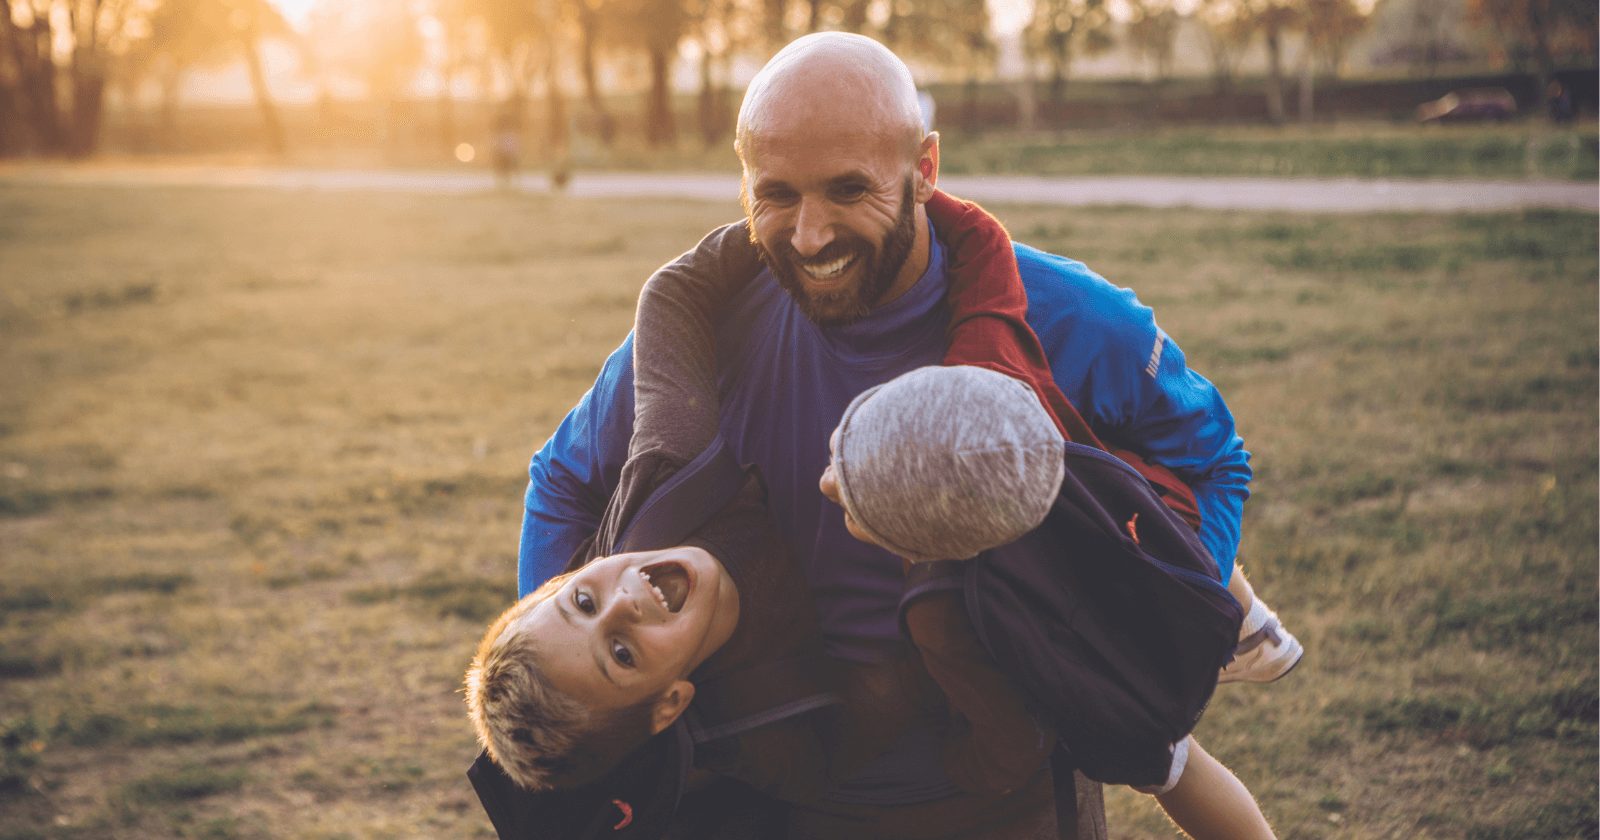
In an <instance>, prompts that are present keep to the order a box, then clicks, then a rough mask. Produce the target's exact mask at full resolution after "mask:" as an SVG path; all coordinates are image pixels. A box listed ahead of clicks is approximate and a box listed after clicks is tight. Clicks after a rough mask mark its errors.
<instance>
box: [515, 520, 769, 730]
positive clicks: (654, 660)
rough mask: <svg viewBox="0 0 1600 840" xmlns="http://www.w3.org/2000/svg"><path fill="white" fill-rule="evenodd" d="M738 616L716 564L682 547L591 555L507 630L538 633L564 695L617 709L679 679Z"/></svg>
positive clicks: (543, 658) (733, 594) (734, 597)
mask: <svg viewBox="0 0 1600 840" xmlns="http://www.w3.org/2000/svg"><path fill="white" fill-rule="evenodd" d="M730 598H731V601H732V603H731V605H730V603H729V601H730ZM737 616H738V593H737V590H736V589H735V588H734V587H733V585H732V583H731V582H730V581H729V579H728V577H727V573H726V572H725V571H724V570H723V568H722V565H721V564H720V563H718V562H717V561H716V559H715V558H713V557H712V556H711V555H710V554H708V553H706V552H705V551H704V550H702V549H699V548H694V547H688V546H685V547H679V548H673V549H667V550H665V551H649V552H641V553H638V554H617V555H613V556H611V557H606V558H603V559H600V560H596V561H594V562H592V563H590V564H588V565H587V566H584V567H583V568H582V569H580V570H579V571H578V572H577V573H576V574H574V575H573V576H572V577H571V578H570V579H569V580H568V581H567V582H566V584H565V585H564V586H562V587H561V589H559V590H557V591H556V592H555V594H553V595H551V596H550V597H549V598H547V599H545V600H544V601H543V602H542V603H540V604H539V605H538V606H536V607H534V608H533V609H532V610H530V611H529V612H528V613H527V615H525V616H523V617H522V618H520V619H518V620H516V621H514V622H513V623H512V624H511V626H509V627H507V628H506V631H505V632H507V633H513V632H516V633H522V632H526V633H532V634H533V635H534V637H535V638H537V639H538V640H539V649H540V662H541V665H542V666H543V668H544V670H545V672H546V673H547V674H548V676H549V677H550V679H551V681H552V682H553V683H555V684H556V685H557V686H558V687H559V688H560V689H561V690H562V691H563V692H565V693H566V694H568V695H570V696H571V697H573V698H574V699H576V700H578V701H579V702H582V703H584V704H585V705H587V706H589V707H590V708H593V709H602V708H608V709H619V708H625V707H627V706H632V705H635V704H637V703H641V702H643V701H645V700H649V699H653V698H655V697H658V696H660V695H661V693H662V692H664V691H666V690H667V689H668V688H670V687H671V686H672V685H673V684H674V683H675V682H676V681H678V680H683V679H686V678H687V677H688V676H689V673H690V672H691V671H693V670H694V668H695V667H696V666H697V665H698V664H699V663H700V662H701V661H702V660H703V659H704V658H705V657H706V656H709V655H710V654H711V653H712V652H713V651H714V650H715V647H717V646H719V645H720V644H721V642H722V641H723V640H725V639H726V632H722V631H726V630H728V629H730V628H729V627H725V626H724V625H726V624H728V622H729V621H730V620H731V621H732V622H735V623H736V622H737ZM708 647H709V648H710V650H708V649H707V648H708Z"/></svg>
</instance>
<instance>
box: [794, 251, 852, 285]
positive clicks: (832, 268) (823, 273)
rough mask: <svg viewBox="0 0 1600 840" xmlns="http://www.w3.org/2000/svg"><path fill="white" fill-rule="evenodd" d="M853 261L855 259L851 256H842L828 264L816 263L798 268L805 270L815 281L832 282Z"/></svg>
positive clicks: (805, 264) (803, 264)
mask: <svg viewBox="0 0 1600 840" xmlns="http://www.w3.org/2000/svg"><path fill="white" fill-rule="evenodd" d="M854 261H855V258H854V257H852V256H843V257H840V258H838V259H836V260H832V261H830V262H825V263H817V264H814V265H813V264H807V263H801V265H800V267H801V268H803V269H805V271H806V273H807V274H809V275H811V276H812V277H813V278H815V279H817V280H832V279H833V278H834V277H837V276H838V275H839V273H840V272H842V271H844V270H845V268H846V267H848V266H849V265H850V263H852V262H854Z"/></svg>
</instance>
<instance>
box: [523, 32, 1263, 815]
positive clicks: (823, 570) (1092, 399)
mask: <svg viewBox="0 0 1600 840" xmlns="http://www.w3.org/2000/svg"><path fill="white" fill-rule="evenodd" d="M736 143H737V149H738V152H739V156H740V160H741V161H742V163H743V167H744V188H743V191H742V196H741V198H742V203H743V206H744V208H745V213H746V217H747V219H746V221H747V223H748V227H749V235H750V239H751V241H752V242H753V243H754V244H755V245H756V246H757V249H758V250H759V251H760V253H761V256H762V260H763V261H764V263H765V268H764V269H763V270H762V271H761V273H760V274H759V275H758V276H757V277H756V278H755V279H754V280H753V281H752V282H750V283H748V284H746V285H745V286H744V287H743V289H742V290H741V291H740V292H739V293H738V294H736V295H735V296H734V297H733V298H732V299H731V300H729V301H727V303H726V307H725V313H726V317H724V318H722V320H721V321H720V323H719V324H718V328H717V336H716V349H715V355H716V367H717V371H718V378H719V382H718V384H719V389H718V390H719V392H720V396H721V404H720V406H716V407H708V406H700V405H681V406H675V408H676V409H680V410H682V411H684V412H693V411H696V410H700V411H707V412H709V411H717V412H718V422H717V425H718V427H719V428H720V430H721V432H722V436H723V438H724V440H726V441H727V443H728V444H729V446H730V447H731V448H732V449H733V452H734V453H735V455H736V456H737V458H738V459H739V460H740V461H741V462H744V463H750V464H755V465H757V466H758V467H759V468H760V470H761V472H762V475H763V477H764V478H765V483H766V487H767V501H768V504H769V507H770V510H771V512H772V515H773V518H774V520H775V521H776V524H777V528H778V532H779V535H780V537H781V539H782V540H783V541H784V542H785V543H786V544H787V545H788V546H789V547H790V548H791V550H792V551H793V552H794V553H795V554H796V555H797V557H798V559H799V562H800V563H801V564H802V565H803V567H804V570H805V576H806V579H807V581H808V583H809V586H810V590H811V594H812V597H813V598H814V601H815V609H816V614H817V619H818V626H819V627H820V628H821V632H822V635H823V642H824V644H825V646H826V649H827V652H828V654H829V655H830V656H831V657H833V658H834V659H835V660H836V661H838V662H841V663H845V666H846V669H847V670H848V671H850V673H852V674H854V675H856V676H857V677H859V678H860V679H861V681H862V683H863V684H871V683H872V680H873V674H875V673H877V672H879V671H880V670H881V669H882V668H883V667H885V663H889V662H892V661H893V660H894V659H895V658H896V657H897V656H901V655H902V654H903V650H904V648H903V643H902V641H901V636H900V628H899V626H898V622H897V605H898V602H899V599H900V596H901V594H902V590H903V587H904V577H903V573H902V568H901V561H900V559H899V558H897V557H895V556H893V555H891V554H889V553H888V552H886V551H884V550H882V549H880V548H877V547H874V546H871V545H868V544H866V543H863V542H860V541H857V540H855V539H853V538H852V537H851V535H850V533H849V531H848V530H847V527H846V523H845V521H844V517H843V516H842V514H841V512H840V510H839V508H837V507H836V506H833V505H831V504H828V503H827V502H826V500H825V499H823V497H822V495H821V494H820V493H819V492H818V491H817V479H818V477H819V476H820V475H821V474H822V472H823V469H824V468H825V467H826V466H827V463H828V436H829V433H830V432H831V431H832V429H833V427H834V425H835V424H836V423H837V422H838V420H839V417H840V415H841V414H842V413H843V411H844V409H845V407H846V406H847V405H849V403H850V401H851V400H852V399H853V398H854V397H855V396H856V395H857V394H859V393H861V392H862V391H864V390H866V389H868V388H871V387H873V386H875V385H879V384H881V383H883V382H887V381H888V380H890V379H893V378H895V377H896V376H898V375H900V374H902V373H905V372H907V371H910V370H912V369H915V368H918V367H922V366H926V365H932V364H938V363H939V362H940V360H941V359H942V357H943V355H944V352H945V349H946V343H947V328H948V327H949V315H948V311H947V309H946V305H945V294H946V291H947V289H948V279H947V277H946V268H945V247H944V245H943V244H942V243H941V242H940V241H939V239H938V237H936V236H935V235H934V234H933V229H932V227H931V226H930V224H929V221H928V218H927V213H926V209H925V207H924V205H925V203H926V202H927V201H928V200H929V199H930V198H932V196H933V194H934V184H935V182H936V180H937V177H938V168H939V138H938V135H936V134H933V133H926V132H924V131H923V128H922V125H921V118H920V112H919V109H918V107H917V100H916V91H915V88H914V86H913V83H912V80H911V74H910V72H909V71H908V70H907V69H906V67H905V65H904V64H903V63H902V62H901V61H900V60H899V59H898V58H896V57H895V56H894V55H893V53H891V52H890V51H889V50H887V49H886V48H884V47H883V46H882V45H880V44H878V43H876V42H874V41H872V40H870V39H867V38H864V37H861V36H856V35H848V34H842V33H823V34H818V35H811V36H807V37H804V38H801V39H799V40H797V41H795V42H794V43H792V44H790V45H789V46H787V47H785V48H784V49H783V50H782V51H781V52H779V53H778V54H777V55H776V56H774V57H773V59H772V60H771V61H770V62H769V63H768V64H767V65H766V67H765V68H763V69H762V71H761V72H760V73H759V74H758V75H757V77H756V78H755V79H754V80H753V81H752V82H751V84H750V87H749V90H748V91H747V93H746V95H745V100H744V104H743V106H742V107H741V109H740V114H739V126H738V132H737V141H736ZM725 230H726V229H725ZM1015 250H1016V258H1017V263H1018V267H1019V269H1020V271H1021V275H1022V281H1023V284H1024V286H1025V288H1026V291H1027V296H1028V300H1029V308H1028V313H1027V320H1028V323H1029V326H1031V327H1032V328H1033V330H1034V332H1035V333H1037V334H1038V336H1039V339H1040V342H1041V344H1042V346H1043V349H1044V351H1045V354H1046V356H1047V357H1048V360H1049V362H1050V365H1051V368H1052V375H1053V376H1054V378H1055V379H1056V381H1057V383H1058V384H1059V386H1060V388H1061V390H1062V391H1063V392H1064V393H1065V394H1066V396H1067V397H1068V398H1069V399H1070V400H1071V401H1072V403H1073V404H1074V405H1075V406H1076V407H1077V408H1078V410H1079V412H1080V413H1081V414H1082V415H1083V416H1084V418H1085V419H1086V420H1087V421H1088V422H1089V423H1090V424H1091V425H1092V426H1093V427H1094V428H1095V430H1096V432H1097V433H1099V434H1100V435H1101V436H1102V437H1103V438H1104V439H1106V440H1107V441H1109V442H1115V443H1116V444H1117V445H1119V446H1122V447H1125V448H1127V449H1130V450H1134V451H1136V452H1138V453H1140V454H1142V455H1144V456H1145V457H1148V458H1149V459H1150V460H1152V461H1156V462H1157V463H1160V464H1163V465H1164V466H1167V467H1169V468H1170V469H1172V470H1174V471H1175V472H1177V473H1178V474H1179V475H1180V476H1181V477H1182V478H1183V479H1184V480H1185V481H1186V482H1188V483H1189V484H1190V486H1192V488H1193V489H1194V493H1195V496H1196V499H1197V503H1198V506H1199V508H1200V513H1201V519H1202V527H1201V540H1202V542H1204V543H1205V545H1206V547H1207V548H1208V549H1209V550H1210V551H1211V552H1212V554H1213V556H1214V557H1215V558H1216V559H1217V561H1218V564H1219V566H1221V567H1222V569H1223V574H1224V576H1225V577H1226V576H1227V575H1228V574H1229V572H1231V570H1232V565H1233V557H1234V554H1235V552H1236V550H1237V545H1238V535H1239V532H1238V528H1239V517H1240V512H1241V509H1242V505H1243V501H1244V499H1245V496H1246V495H1247V490H1246V485H1247V483H1248V480H1249V477H1250V471H1249V467H1248V453H1246V452H1245V451H1244V449H1243V445H1242V441H1241V440H1240V439H1239V437H1238V436H1237V435H1236V434H1235V433H1234V426H1233V419H1232V416H1231V414H1230V413H1229V412H1228V409H1227V407H1226V405H1225V404H1224V403H1223V401H1222V399H1221V397H1220V395H1219V394H1218V393H1217V391H1216V389H1215V388H1214V387H1212V385H1211V384H1210V383H1209V382H1207V381H1206V380H1205V379H1204V378H1202V377H1200V376H1199V375H1198V374H1195V373H1194V372H1192V371H1190V370H1188V368H1187V367H1186V366H1185V363H1184V357H1183V354H1182V352H1181V351H1180V350H1179V349H1178V348H1177V347H1176V345H1174V344H1173V343H1172V342H1171V341H1170V340H1169V339H1168V338H1167V336H1166V335H1165V333H1163V332H1162V331H1161V330H1160V329H1158V328H1157V327H1156V324H1155V319H1154V317H1153V315H1152V313H1151V311H1150V310H1149V309H1148V308H1147V307H1145V306H1143V305H1141V304H1140V303H1139V302H1138V300H1137V298H1136V297H1135V296H1134V294H1133V293H1132V292H1131V291H1128V290H1126V289H1119V288H1117V287H1115V286H1113V285H1111V284H1110V283H1107V282H1106V281H1105V280H1103V279H1101V278H1100V277H1099V276H1097V275H1095V274H1094V273H1092V272H1090V271H1089V270H1088V269H1087V268H1086V267H1084V266H1083V264H1082V263H1078V262H1075V261H1072V260H1068V259H1064V258H1062V257H1058V256H1054V255H1051V254H1046V253H1043V252H1040V251H1037V250H1035V249H1032V248H1029V247H1027V246H1025V245H1020V244H1018V245H1017V246H1016V248H1015ZM633 362H634V360H633V343H632V337H631V336H630V338H629V339H628V340H627V341H624V343H623V345H622V346H621V347H620V348H619V349H618V350H617V351H616V352H615V353H613V354H612V356H611V357H610V358H609V359H608V360H607V362H606V364H605V366H604V367H603V368H602V370H601V373H600V375H599V378H598V379H597V381H596V382H595V385H594V387H593V388H592V389H591V390H590V391H589V393H587V394H586V395H585V396H584V398H583V400H582V401H581V402H580V403H579V405H578V406H577V407H576V408H574V409H573V411H572V412H571V413H570V414H569V415H568V416H567V418H566V420H565V421H563V422H562V424H561V425H560V427H559V428H558V429H557V430H556V432H555V434H554V435H553V436H552V438H551V439H550V441H549V442H548V443H547V444H546V445H545V446H544V448H543V449H541V450H540V451H539V453H537V454H536V455H535V456H534V458H533V461H532V463H531V465H530V469H529V474H530V483H529V487H528V492H527V497H526V517H525V519H524V525H523V533H522V546H521V555H520V565H519V586H520V589H521V591H522V592H524V593H526V592H529V591H531V590H533V589H534V588H535V587H537V586H538V585H539V584H540V583H542V582H543V581H545V580H546V579H548V578H550V577H552V576H553V575H555V574H557V573H559V572H560V571H562V569H563V568H564V567H565V566H566V564H567V562H568V560H569V558H571V557H572V556H573V554H574V552H575V550H576V549H577V548H578V547H579V546H581V545H582V544H583V542H584V541H585V540H586V539H588V538H589V537H590V535H592V534H593V533H594V532H595V529H596V527H597V525H598V524H599V520H600V517H601V514H602V512H603V511H604V510H605V508H606V504H607V501H608V500H609V499H610V498H611V496H612V494H613V492H616V491H617V488H618V484H619V480H626V477H625V476H622V466H623V463H624V461H625V460H626V459H627V458H628V455H629V445H630V438H631V434H632V430H633V421H634V380H633ZM1267 649H1270V646H1267ZM939 749H940V739H939V738H938V737H937V736H936V735H935V733H933V732H932V731H929V730H927V729H925V728H922V727H914V728H912V729H911V730H910V731H908V732H907V733H906V734H905V735H904V736H903V737H901V738H900V739H899V740H898V742H896V743H895V744H894V745H893V746H892V747H891V748H890V749H888V750H887V752H885V753H884V754H883V755H882V756H881V757H880V758H879V759H878V760H876V761H874V762H871V763H869V764H868V765H867V766H866V767H864V768H863V769H861V771H860V772H858V773H856V774H855V775H854V777H852V778H850V779H847V780H845V781H844V782H842V783H840V784H838V785H837V786H836V787H835V788H834V789H833V790H831V791H829V792H828V794H827V796H826V797H825V799H824V801H823V802H821V803H819V804H818V805H817V806H815V807H812V808H806V809H800V810H798V811H797V812H796V814H795V816H794V817H793V818H792V820H791V825H790V826H789V832H790V836H795V837H850V836H860V837H884V838H892V837H908V838H909V837H949V838H968V837H971V838H988V837H994V838H1009V837H1045V836H1054V835H1055V833H1056V824H1055V818H1054V811H1053V809H1052V808H1051V801H1052V790H1051V785H1050V779H1049V777H1048V773H1047V772H1044V771H1041V773H1040V774H1039V775H1038V777H1037V778H1036V779H1035V780H1034V782H1032V783H1030V784H1029V785H1027V786H1026V787H1024V788H1022V789H1019V790H1015V791H1012V792H1011V793H1009V794H1005V795H1002V796H987V797H986V796H978V795H974V794H967V793H961V792H959V791H958V790H957V788H956V786H955V785H954V784H953V783H952V782H951V780H950V779H949V778H948V777H947V776H946V774H945V773H944V771H943V770H942V768H941V761H940V755H939ZM1080 794H1081V795H1083V796H1087V797H1088V798H1087V799H1084V800H1081V801H1080V802H1079V813H1080V821H1079V825H1078V832H1077V833H1078V836H1080V837H1098V836H1104V824H1103V821H1102V820H1100V818H1099V817H1100V811H1099V807H1098V799H1097V796H1098V793H1097V789H1091V788H1080Z"/></svg>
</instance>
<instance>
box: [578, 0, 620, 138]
mask: <svg viewBox="0 0 1600 840" xmlns="http://www.w3.org/2000/svg"><path fill="white" fill-rule="evenodd" d="M599 26H600V20H599V16H598V15H597V14H595V10H594V9H593V8H592V7H590V6H589V4H588V3H587V2H580V3H578V31H579V33H580V34H581V37H580V38H579V45H578V67H579V70H580V71H581V72H582V74H583V93H584V98H585V101H587V102H588V103H589V110H590V111H593V112H594V118H595V122H596V123H597V125H598V128H599V131H600V142H601V143H602V144H604V145H605V146H606V147H607V148H610V146H611V143H612V142H613V141H614V140H616V137H617V123H616V120H614V119H612V118H611V112H610V111H608V110H606V103H605V99H604V98H603V97H601V95H600V80H599V76H598V74H597V73H596V72H595V62H594V45H595V39H596V37H597V35H598V27H599Z"/></svg>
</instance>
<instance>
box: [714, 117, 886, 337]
mask: <svg viewBox="0 0 1600 840" xmlns="http://www.w3.org/2000/svg"><path fill="white" fill-rule="evenodd" d="M910 164H911V161H910V156H909V155H908V154H907V152H906V148H905V146H904V143H903V138H895V137H892V136H872V135H866V134H863V133H861V132H840V131H837V130H834V129H833V127H832V126H828V125H822V126H816V127H812V126H805V125H802V126H791V127H788V128H787V130H785V131H782V132H769V133H768V134H766V135H765V136H762V137H761V138H759V139H757V140H756V141H755V142H753V143H751V145H750V148H749V149H747V150H746V151H745V179H746V183H745V194H744V203H745V212H746V214H747V215H748V216H749V219H750V229H751V232H752V233H753V238H754V240H755V244H756V246H757V248H758V249H759V250H760V252H761V255H762V259H763V260H765V261H766V264H767V265H768V266H769V267H770V268H771V269H772V273H773V275H774V276H776V277H777V279H778V283H779V284H780V285H782V286H783V288H784V289H785V290H786V291H788V292H789V294H790V295H791V296H793V297H794V299H795V301H796V302H797V303H798V304H799V305H800V308H801V310H802V311H803V312H804V313H805V314H806V317H808V318H810V319H811V320H812V321H815V322H816V323H818V324H823V325H826V326H833V325H840V324H847V323H850V322H852V321H855V320H858V319H860V318H861V317H863V316H865V315H866V314H867V313H868V312H869V311H871V309H872V307H874V306H876V305H877V304H879V303H881V302H883V300H884V298H885V295H886V293H888V292H889V291H890V289H892V288H893V287H894V286H895V281H896V280H897V279H899V275H900V272H901V270H902V268H903V267H904V266H905V264H906V258H907V257H908V256H909V255H910V253H911V249H912V246H913V245H914V244H915V242H916V226H915V221H916V203H915V196H914V192H913V184H912V180H911V175H910Z"/></svg>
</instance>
